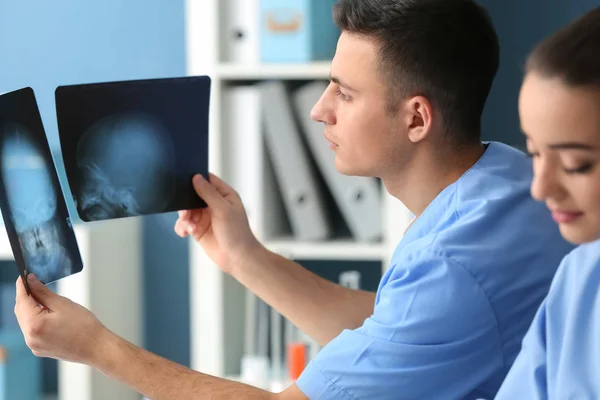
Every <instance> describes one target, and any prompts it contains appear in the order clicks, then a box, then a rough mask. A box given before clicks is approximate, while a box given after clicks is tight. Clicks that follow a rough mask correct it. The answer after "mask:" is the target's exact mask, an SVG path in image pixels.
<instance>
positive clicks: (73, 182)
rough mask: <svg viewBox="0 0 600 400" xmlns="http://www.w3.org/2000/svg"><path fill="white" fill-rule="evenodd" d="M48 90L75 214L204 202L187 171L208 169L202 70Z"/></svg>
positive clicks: (206, 86)
mask: <svg viewBox="0 0 600 400" xmlns="http://www.w3.org/2000/svg"><path fill="white" fill-rule="evenodd" d="M55 97H56V110H57V118H58V128H59V137H60V143H61V148H62V155H63V160H64V163H65V171H66V175H67V179H68V181H69V186H70V188H71V191H72V193H73V196H74V201H75V204H76V208H77V212H78V214H79V217H80V218H81V219H82V220H84V221H87V222H90V221H99V220H107V219H115V218H124V217H133V216H140V215H149V214H159V213H166V212H171V211H177V210H183V209H190V208H202V207H206V204H205V203H204V201H203V200H202V199H201V198H200V197H198V195H197V194H196V193H195V191H194V189H193V186H192V177H193V175H194V174H197V173H201V174H203V175H204V176H207V175H208V115H209V98H210V78H209V77H206V76H201V77H186V78H166V79H149V80H136V81H120V82H105V83H93V84H83V85H70V86H60V87H58V88H57V90H56V93H55Z"/></svg>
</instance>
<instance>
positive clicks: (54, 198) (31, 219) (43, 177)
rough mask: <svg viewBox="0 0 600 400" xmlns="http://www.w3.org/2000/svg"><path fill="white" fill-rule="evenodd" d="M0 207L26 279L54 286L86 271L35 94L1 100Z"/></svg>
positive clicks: (18, 93) (23, 93)
mask: <svg viewBox="0 0 600 400" xmlns="http://www.w3.org/2000/svg"><path fill="white" fill-rule="evenodd" d="M0 181H1V183H2V185H1V188H2V190H0V206H1V209H2V216H3V219H4V225H5V227H6V231H7V233H8V235H9V239H10V243H11V246H12V250H13V253H14V255H15V260H16V261H17V264H18V266H19V269H20V272H21V275H22V276H26V275H27V274H28V273H34V274H35V275H36V276H37V277H38V278H39V279H40V280H41V281H42V282H44V283H50V282H53V281H56V280H58V279H61V278H63V277H66V276H69V275H72V274H74V273H77V272H79V271H81V270H82V268H83V265H82V261H81V256H80V253H79V248H78V245H77V241H76V238H75V233H74V231H73V226H72V225H71V219H70V217H69V213H68V210H67V207H66V203H65V200H64V197H63V192H62V189H61V187H60V182H59V179H58V175H57V173H56V169H55V166H54V162H53V160H52V156H51V152H50V147H49V145H48V141H47V138H46V134H45V131H44V129H43V125H42V121H41V117H40V114H39V110H38V108H37V103H36V100H35V94H34V92H33V90H32V89H31V88H25V89H21V90H18V91H14V92H11V93H8V94H5V95H2V96H0Z"/></svg>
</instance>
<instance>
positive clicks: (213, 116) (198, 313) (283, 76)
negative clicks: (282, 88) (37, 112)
mask: <svg viewBox="0 0 600 400" xmlns="http://www.w3.org/2000/svg"><path fill="white" fill-rule="evenodd" d="M225 3H226V2H224V1H222V0H205V1H202V2H200V1H197V0H187V2H186V18H187V22H186V35H187V73H188V74H189V75H208V76H210V77H211V79H212V93H211V110H210V146H209V152H210V155H209V160H210V161H209V169H210V171H211V172H213V173H216V174H217V175H219V176H221V177H223V178H226V176H225V175H226V173H227V171H228V167H230V165H231V159H229V158H228V157H230V155H228V154H227V152H225V151H224V149H225V143H226V139H225V136H226V134H225V132H224V131H223V129H225V127H226V125H225V124H224V123H223V122H224V120H223V118H224V115H225V114H224V113H223V110H225V109H226V108H227V104H225V100H224V99H225V97H226V96H225V93H226V91H227V90H228V88H229V87H231V86H234V85H238V84H241V83H242V82H248V81H261V80H267V79H279V80H286V81H288V80H293V81H311V80H329V73H330V63H329V62H328V61H318V62H310V63H306V64H259V63H248V64H244V65H240V64H235V63H231V62H228V61H227V60H225V59H223V57H222V54H224V51H223V49H222V42H223V38H222V32H223V27H222V26H221V24H222V23H223V18H224V16H223V14H224V12H223V10H221V9H220V8H222V7H225ZM252 17H253V16H252V15H248V18H252ZM382 202H383V207H382V209H383V212H382V216H381V218H382V221H383V225H384V237H383V240H382V241H381V242H377V243H356V242H354V241H352V240H350V239H333V240H327V241H323V242H319V243H313V242H298V241H296V240H294V239H293V238H290V237H274V238H267V239H265V240H264V241H263V242H264V244H265V246H266V247H267V248H268V249H270V250H271V251H274V252H276V253H279V254H281V255H283V256H284V257H288V258H290V259H294V260H300V259H302V260H324V261H327V260H329V261H346V260H347V261H374V262H376V263H380V265H381V267H382V271H383V270H385V269H386V267H387V264H388V262H389V259H390V256H391V254H392V252H393V250H394V248H395V246H396V244H397V243H398V241H399V240H400V238H401V237H402V235H403V232H404V230H405V228H406V226H407V225H408V223H409V221H410V217H411V216H410V213H409V212H408V211H407V210H406V208H405V207H404V206H403V205H402V204H401V203H400V202H399V201H398V200H396V199H394V198H392V197H391V196H389V195H387V193H386V194H384V195H383V198H382ZM190 269H191V270H190V292H191V299H190V302H191V305H190V312H191V315H190V319H191V329H192V332H191V341H192V355H191V359H192V368H193V369H195V370H198V371H201V372H204V373H209V374H211V375H216V376H220V377H226V376H233V375H237V374H238V373H239V363H240V356H241V351H242V343H243V323H244V299H245V295H244V288H243V287H242V286H241V285H240V284H239V283H237V282H236V281H234V280H233V279H232V278H231V277H229V276H227V275H225V274H224V273H222V272H221V270H220V269H219V268H218V266H216V265H214V263H213V262H212V261H211V260H210V259H209V258H208V256H207V255H206V254H205V253H204V252H203V251H202V249H201V247H200V246H199V245H197V244H196V243H194V242H192V241H191V240H190Z"/></svg>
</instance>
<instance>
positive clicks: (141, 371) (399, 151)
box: [16, 0, 571, 400]
mask: <svg viewBox="0 0 600 400" xmlns="http://www.w3.org/2000/svg"><path fill="white" fill-rule="evenodd" d="M334 14H335V15H334V16H335V20H336V23H337V24H338V25H339V26H340V28H341V30H342V34H341V37H340V39H339V43H338V47H337V51H336V55H335V57H334V59H333V62H332V66H331V83H330V85H329V87H328V88H327V89H326V91H325V92H324V93H323V96H322V98H321V99H320V100H319V102H318V103H317V104H316V105H315V107H314V110H313V113H312V117H313V118H314V119H316V120H318V121H321V122H323V123H324V125H325V137H326V138H327V140H328V141H329V142H330V144H331V146H332V148H333V151H335V154H336V161H335V162H336V167H337V169H338V170H339V171H340V172H341V173H343V174H351V175H361V176H374V177H378V178H381V179H382V181H383V183H384V184H385V186H386V189H387V190H388V191H389V192H390V193H391V194H392V195H394V196H395V197H397V198H398V199H399V200H401V201H402V202H403V203H404V204H405V205H406V206H407V207H408V208H409V209H410V210H411V211H412V212H413V213H414V214H415V217H416V219H415V220H414V222H413V224H412V226H411V227H410V228H409V230H408V231H407V233H406V235H405V236H404V238H403V239H402V241H401V242H400V244H399V245H398V247H397V249H396V251H395V254H394V256H393V258H392V261H391V264H392V265H391V266H390V268H389V270H388V271H387V273H386V274H385V276H384V277H383V279H382V281H381V283H380V286H379V289H378V291H377V294H371V293H366V292H362V291H355V290H351V289H347V288H342V287H340V286H338V285H335V284H333V283H331V282H328V281H326V280H324V279H321V278H320V277H317V276H316V275H314V274H312V273H310V272H308V271H307V270H305V269H304V268H302V267H301V266H300V265H298V264H296V263H294V262H292V261H289V260H286V259H285V258H283V257H281V256H278V255H276V254H273V253H271V252H269V251H267V250H266V249H265V248H264V247H263V246H262V245H261V244H260V243H259V242H258V241H257V240H256V238H255V237H254V236H253V235H252V233H251V231H250V229H249V227H248V221H247V218H246V214H245V212H244V207H243V205H242V203H241V201H240V198H239V196H238V195H237V193H236V192H235V191H233V190H232V189H231V188H230V187H228V185H227V184H225V183H224V182H223V181H221V180H220V179H219V178H217V177H216V176H211V178H210V181H211V182H210V183H209V182H208V181H206V180H204V179H203V178H202V177H199V176H197V177H195V178H194V181H193V182H194V186H195V188H196V190H197V191H198V194H199V195H200V196H201V197H203V198H204V199H205V200H206V202H207V203H208V205H209V207H208V208H207V209H204V210H192V211H190V210H188V211H185V212H182V213H181V215H180V219H179V220H178V221H177V224H176V226H175V230H176V232H177V233H178V234H179V235H181V236H186V235H187V234H191V235H192V236H193V238H194V239H195V240H196V241H198V243H199V244H200V245H201V246H202V247H203V249H204V250H205V251H206V253H207V254H208V255H209V256H210V257H211V258H212V259H213V260H214V261H215V263H216V264H218V265H219V266H220V267H221V268H222V269H223V270H224V271H225V272H227V273H229V274H231V275H232V276H233V277H235V278H236V279H238V280H239V281H240V282H241V283H242V284H244V285H245V286H247V287H248V288H250V289H251V290H252V291H254V292H255V293H256V294H257V295H258V296H260V297H261V298H263V299H264V300H265V301H266V302H267V303H269V304H271V305H272V306H274V307H275V308H276V309H277V310H278V311H280V312H281V313H282V314H284V315H285V316H286V317H287V318H289V319H290V320H291V321H292V322H293V323H294V324H295V325H296V326H298V327H299V328H300V329H302V330H303V331H304V332H305V333H307V334H309V335H310V336H312V337H313V338H314V339H315V340H316V341H318V342H319V343H320V344H322V345H324V348H323V350H322V351H321V352H320V353H319V355H318V356H317V357H316V359H315V360H314V361H312V362H311V363H310V364H309V365H308V366H307V367H306V369H305V370H304V373H303V374H302V376H301V377H300V378H299V380H298V381H297V382H296V383H295V384H293V385H292V386H291V387H290V388H288V389H287V390H285V391H284V392H283V393H281V394H270V393H267V392H264V391H261V390H259V389H255V388H252V387H249V386H245V385H242V384H239V383H233V382H229V381H226V380H221V379H218V378H214V377H211V376H207V375H203V374H199V373H196V372H193V371H190V370H187V369H185V368H183V367H180V366H177V365H175V364H173V363H171V362H169V361H166V360H164V359H161V358H159V357H157V356H154V355H152V354H149V353H147V352H145V351H144V350H141V349H138V348H136V347H134V346H132V345H130V344H128V343H126V342H125V341H123V340H122V339H120V338H118V337H116V336H115V335H113V334H112V333H110V331H108V330H107V329H106V328H104V327H103V326H101V325H100V323H99V322H98V321H97V320H96V319H95V318H94V317H93V316H92V315H91V314H89V313H88V312H87V311H86V310H83V309H81V308H80V307H78V306H77V305H74V304H72V303H71V302H69V301H68V300H66V299H63V298H60V297H58V296H56V295H54V294H52V293H50V292H49V291H48V290H47V289H45V288H44V287H42V286H41V285H39V284H35V283H34V284H32V285H31V288H32V290H33V293H34V294H35V296H36V298H37V299H38V300H39V302H40V303H41V304H43V305H44V306H46V307H47V308H48V310H41V309H40V308H39V307H37V305H36V303H35V301H34V300H33V299H31V298H28V297H26V296H25V295H24V294H23V288H22V286H21V284H20V283H18V285H19V295H18V296H17V310H16V312H17V315H18V317H19V323H20V324H21V327H22V328H23V330H24V331H25V335H26V339H27V343H28V344H29V345H30V346H31V348H32V349H33V350H34V352H35V353H36V354H39V355H42V356H49V357H54V358H61V359H67V360H75V361H78V362H83V363H86V364H90V365H92V366H94V367H96V368H98V369H100V370H101V371H102V372H104V373H105V374H107V375H109V376H112V377H114V378H116V379H120V380H122V381H124V382H126V383H128V384H129V385H131V386H133V387H134V388H136V389H137V390H138V391H140V392H142V393H143V394H145V395H146V396H148V397H150V398H152V399H156V400H160V399H169V400H172V399H184V398H185V399H190V398H205V397H206V398H211V399H231V398H244V399H269V398H279V399H292V400H295V399H306V398H308V399H317V398H318V399H398V398H403V399H438V398H439V399H444V400H447V399H472V398H478V397H485V398H489V397H493V395H494V393H495V392H496V391H497V390H498V387H499V386H500V383H501V382H502V380H503V378H504V376H505V374H506V372H507V371H508V369H509V367H510V366H511V364H512V362H513V360H514V358H515V356H516V354H517V352H518V351H519V348H520V341H521V339H522V337H523V335H524V333H525V331H526V329H527V327H528V325H529V324H530V323H531V320H532V318H533V315H534V313H535V310H536V308H537V307H538V306H539V304H540V302H541V300H542V298H543V297H544V295H545V294H546V292H547V290H548V286H549V284H550V281H551V279H552V276H553V273H554V271H555V266H556V265H558V263H559V260H560V259H561V258H562V257H563V256H564V255H565V254H566V253H567V252H568V251H569V250H570V249H571V246H570V245H569V244H568V243H567V242H566V241H564V240H563V239H562V238H561V236H560V234H559V232H558V229H557V228H556V226H555V224H554V223H553V222H552V220H551V219H550V216H549V215H548V214H547V213H546V211H545V209H544V207H543V205H541V204H538V203H536V202H535V201H534V200H532V199H531V198H530V196H529V184H530V180H531V176H532V172H531V165H530V162H529V160H528V159H527V158H526V156H525V155H524V154H522V153H521V152H518V151H516V150H514V149H512V148H509V147H507V146H505V145H502V144H500V143H488V144H485V145H484V144H482V143H481V140H480V120H481V114H482V111H483V108H484V103H485V101H486V98H487V96H488V93H489V90H490V87H491V85H492V81H493V79H494V76H495V74H496V71H497V68H498V63H499V48H498V47H499V46H498V40H497V36H496V33H495V31H494V29H493V27H492V25H491V22H490V20H489V18H488V17H487V15H486V13H485V12H484V11H483V10H482V9H481V8H480V7H479V6H478V5H476V3H474V2H473V1H471V0H420V1H415V0H341V1H340V2H339V4H338V5H337V6H336V8H335V12H334ZM82 332H85V334H84V335H83V334H81V333H82ZM80 337H85V340H81V339H79V338H80ZM90 338H91V339H90ZM90 341H91V343H90Z"/></svg>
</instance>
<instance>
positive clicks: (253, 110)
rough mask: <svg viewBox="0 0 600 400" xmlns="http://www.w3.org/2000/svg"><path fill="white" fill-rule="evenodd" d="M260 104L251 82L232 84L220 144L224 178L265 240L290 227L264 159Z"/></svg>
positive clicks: (273, 179)
mask: <svg viewBox="0 0 600 400" xmlns="http://www.w3.org/2000/svg"><path fill="white" fill-rule="evenodd" d="M260 104H261V101H260V91H259V89H258V88H257V87H256V86H254V85H239V86H231V87H229V88H227V90H226V91H225V93H224V103H223V114H224V117H225V118H224V121H223V122H224V133H225V134H224V137H223V147H224V152H225V154H228V155H229V156H230V157H229V159H230V162H228V163H226V165H225V166H224V176H223V178H224V179H225V181H226V182H228V183H229V185H231V187H233V188H234V189H235V190H236V191H237V192H238V194H239V195H240V198H241V199H242V203H243V204H244V208H245V209H246V214H247V215H248V221H249V223H250V228H251V229H252V231H253V233H254V234H255V236H256V237H257V238H258V239H259V240H264V239H268V238H271V237H274V236H281V235H282V234H284V233H286V232H288V231H289V228H288V227H287V225H286V223H287V219H286V218H285V210H284V209H283V205H282V204H281V203H282V202H281V200H280V199H279V198H278V197H277V187H276V183H275V178H273V171H272V168H271V165H270V164H269V163H268V162H267V161H268V160H267V159H266V158H267V157H266V156H267V153H266V149H265V142H264V135H263V123H262V116H261V112H262V111H261V106H260Z"/></svg>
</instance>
